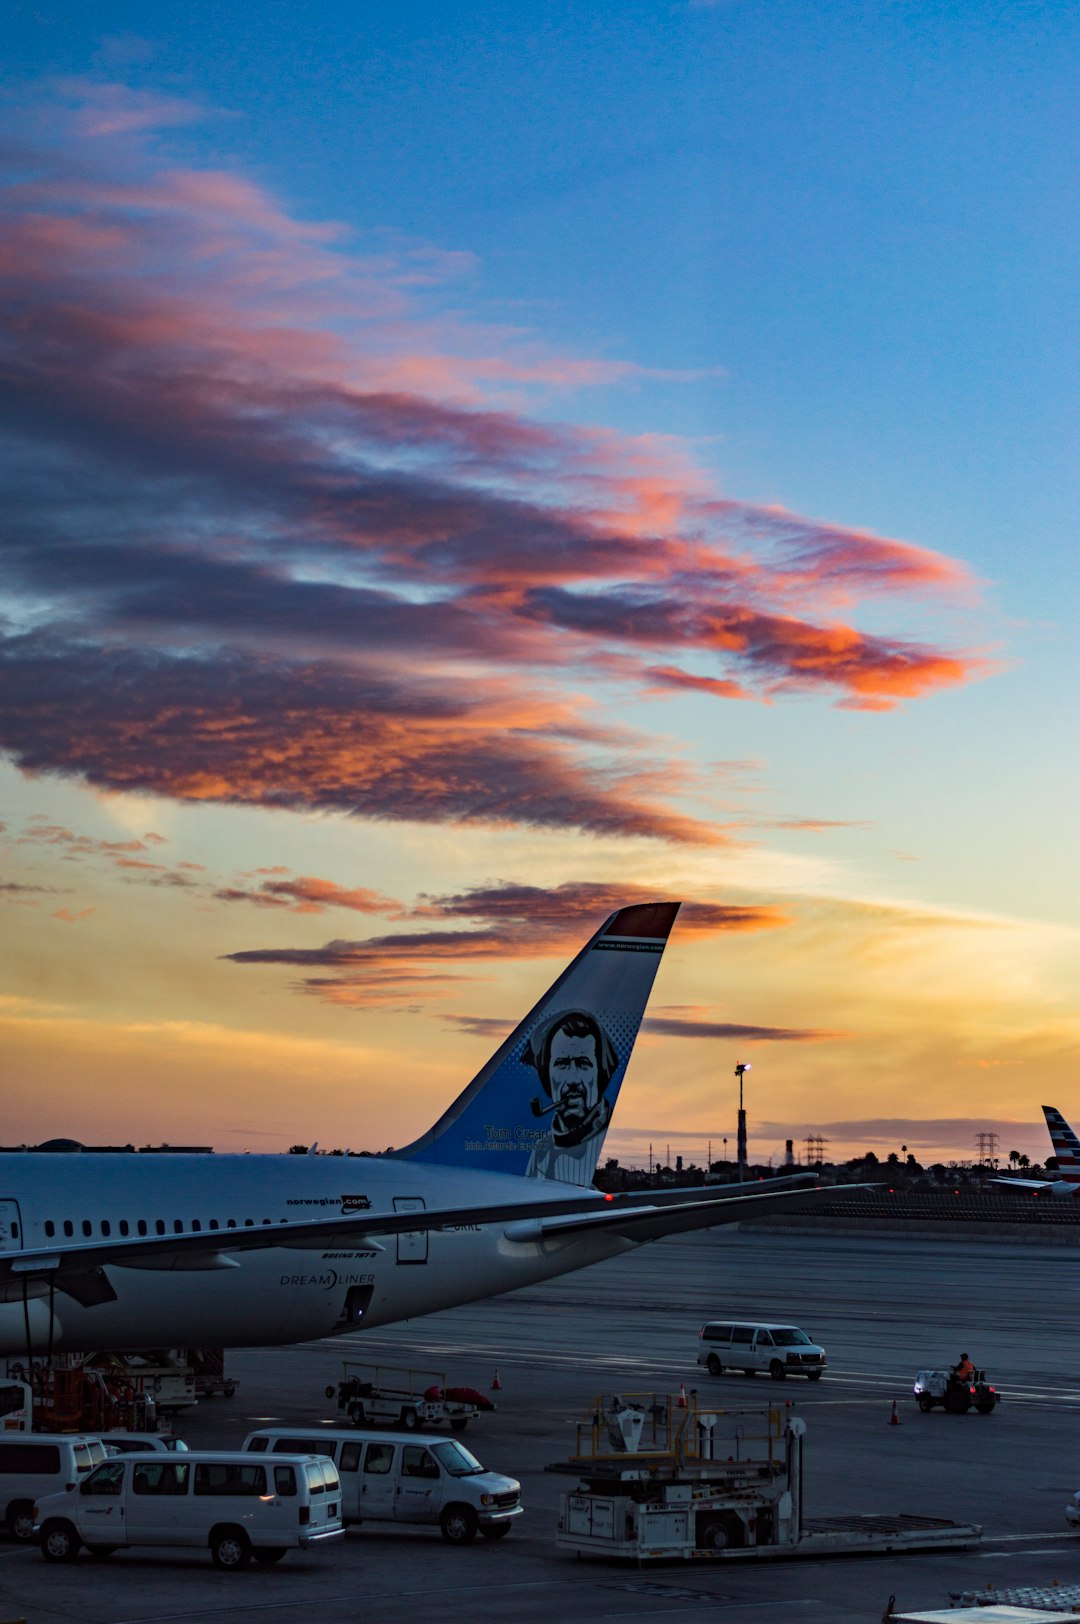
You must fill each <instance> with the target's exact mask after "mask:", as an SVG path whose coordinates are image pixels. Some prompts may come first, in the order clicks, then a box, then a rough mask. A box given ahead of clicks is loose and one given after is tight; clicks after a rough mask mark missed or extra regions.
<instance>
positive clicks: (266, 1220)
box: [263, 1218, 272, 1224]
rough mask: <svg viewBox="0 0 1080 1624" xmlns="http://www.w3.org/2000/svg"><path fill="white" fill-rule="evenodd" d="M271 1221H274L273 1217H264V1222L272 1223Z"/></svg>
mask: <svg viewBox="0 0 1080 1624" xmlns="http://www.w3.org/2000/svg"><path fill="white" fill-rule="evenodd" d="M271 1222H272V1219H270V1218H264V1219H263V1223H264V1224H269V1223H271Z"/></svg>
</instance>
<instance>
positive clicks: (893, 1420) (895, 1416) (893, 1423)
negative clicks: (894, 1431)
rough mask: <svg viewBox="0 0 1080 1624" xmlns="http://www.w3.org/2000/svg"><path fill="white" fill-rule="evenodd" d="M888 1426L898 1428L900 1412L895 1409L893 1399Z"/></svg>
mask: <svg viewBox="0 0 1080 1624" xmlns="http://www.w3.org/2000/svg"><path fill="white" fill-rule="evenodd" d="M889 1425H890V1427H898V1426H899V1425H900V1411H899V1410H898V1409H897V1408H896V1400H895V1399H893V1401H892V1415H890V1417H889Z"/></svg>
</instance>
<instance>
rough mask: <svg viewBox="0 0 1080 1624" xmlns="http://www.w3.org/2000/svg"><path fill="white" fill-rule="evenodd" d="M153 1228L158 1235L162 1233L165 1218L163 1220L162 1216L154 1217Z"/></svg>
mask: <svg viewBox="0 0 1080 1624" xmlns="http://www.w3.org/2000/svg"><path fill="white" fill-rule="evenodd" d="M154 1228H155V1229H156V1230H157V1232H158V1234H159V1235H164V1233H165V1220H164V1218H155V1219H154Z"/></svg>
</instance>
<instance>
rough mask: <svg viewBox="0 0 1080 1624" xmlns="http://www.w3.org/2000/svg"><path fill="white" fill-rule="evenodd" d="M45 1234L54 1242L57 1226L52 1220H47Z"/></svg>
mask: <svg viewBox="0 0 1080 1624" xmlns="http://www.w3.org/2000/svg"><path fill="white" fill-rule="evenodd" d="M45 1233H46V1235H48V1237H49V1239H50V1240H52V1238H53V1236H54V1235H55V1234H56V1225H55V1224H54V1223H53V1221H52V1219H51V1218H46V1220H45Z"/></svg>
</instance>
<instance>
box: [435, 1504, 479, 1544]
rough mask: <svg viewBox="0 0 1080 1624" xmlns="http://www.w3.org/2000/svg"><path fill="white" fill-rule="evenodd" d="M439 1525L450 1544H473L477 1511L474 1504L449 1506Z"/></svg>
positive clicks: (444, 1537)
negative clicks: (473, 1506)
mask: <svg viewBox="0 0 1080 1624" xmlns="http://www.w3.org/2000/svg"><path fill="white" fill-rule="evenodd" d="M439 1527H440V1528H441V1529H442V1537H443V1539H445V1540H446V1541H447V1543H448V1544H450V1545H471V1544H472V1542H473V1540H474V1539H475V1538H476V1512H475V1511H474V1510H473V1508H472V1506H447V1508H446V1510H445V1511H444V1512H443V1514H442V1516H441V1517H440V1518H439Z"/></svg>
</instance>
